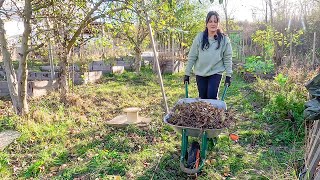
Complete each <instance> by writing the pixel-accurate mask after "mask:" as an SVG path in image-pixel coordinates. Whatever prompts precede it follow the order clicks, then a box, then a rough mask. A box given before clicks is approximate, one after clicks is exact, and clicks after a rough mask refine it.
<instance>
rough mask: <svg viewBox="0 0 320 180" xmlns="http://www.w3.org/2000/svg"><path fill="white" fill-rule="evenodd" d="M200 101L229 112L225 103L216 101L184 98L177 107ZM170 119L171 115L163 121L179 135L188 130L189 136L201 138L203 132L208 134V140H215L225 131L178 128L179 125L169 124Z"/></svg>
mask: <svg viewBox="0 0 320 180" xmlns="http://www.w3.org/2000/svg"><path fill="white" fill-rule="evenodd" d="M199 101H202V102H208V103H210V104H211V105H212V106H214V107H216V108H220V109H224V110H227V105H226V103H225V102H224V101H221V100H214V99H199V98H183V99H180V100H179V101H178V102H177V103H176V105H179V104H183V103H192V102H199ZM169 118H170V113H169V114H167V115H166V116H165V117H164V118H163V121H164V122H165V123H166V124H168V125H170V126H171V127H172V128H173V129H174V130H175V131H176V132H177V133H180V134H181V133H182V130H183V129H186V135H187V136H192V137H201V136H202V134H203V132H206V133H207V137H208V138H213V137H217V136H218V135H219V134H220V133H221V132H222V130H223V129H200V128H194V127H187V126H177V125H173V124H170V123H168V119H169Z"/></svg>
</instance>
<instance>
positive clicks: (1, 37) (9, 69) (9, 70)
mask: <svg viewBox="0 0 320 180" xmlns="http://www.w3.org/2000/svg"><path fill="white" fill-rule="evenodd" d="M0 43H1V51H2V55H3V63H4V68H5V71H6V77H7V82H8V88H9V92H10V97H11V101H12V105H13V108H14V111H15V112H16V113H18V104H19V103H18V82H17V76H16V73H15V71H14V68H13V64H12V58H11V54H10V52H9V50H8V43H7V39H6V38H5V30H4V23H3V20H2V19H1V18H0Z"/></svg>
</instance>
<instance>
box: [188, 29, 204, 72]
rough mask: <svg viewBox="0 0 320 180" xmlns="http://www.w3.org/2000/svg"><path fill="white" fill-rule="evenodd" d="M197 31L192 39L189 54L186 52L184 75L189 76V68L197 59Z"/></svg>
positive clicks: (190, 68)
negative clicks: (186, 60)
mask: <svg viewBox="0 0 320 180" xmlns="http://www.w3.org/2000/svg"><path fill="white" fill-rule="evenodd" d="M200 34H201V33H199V34H198V35H197V36H196V37H195V38H194V40H193V42H192V45H191V48H190V51H189V54H188V62H187V66H186V70H185V75H187V76H190V75H191V70H192V67H193V65H194V64H195V62H196V61H197V60H198V55H199V36H200Z"/></svg>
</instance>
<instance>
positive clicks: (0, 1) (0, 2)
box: [0, 0, 4, 8]
mask: <svg viewBox="0 0 320 180" xmlns="http://www.w3.org/2000/svg"><path fill="white" fill-rule="evenodd" d="M3 3H4V0H0V8H1V7H2V6H3Z"/></svg>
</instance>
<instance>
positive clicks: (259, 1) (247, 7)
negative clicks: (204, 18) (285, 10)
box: [209, 0, 299, 22]
mask: <svg viewBox="0 0 320 180" xmlns="http://www.w3.org/2000/svg"><path fill="white" fill-rule="evenodd" d="M217 1H218V0H215V1H214V2H215V3H213V4H211V5H210V7H209V10H215V11H217V12H218V13H219V14H220V15H222V16H224V15H223V14H224V12H223V9H222V5H219V4H218V3H217ZM228 1H229V3H228V11H229V12H232V13H231V16H232V17H233V18H234V19H235V20H240V21H245V20H247V21H249V22H252V21H253V20H254V19H253V16H252V10H253V9H257V10H258V11H256V19H258V20H261V19H263V18H264V14H263V13H262V11H259V10H264V9H265V0H228ZM272 2H273V3H275V1H272ZM286 2H287V3H288V4H290V5H292V4H295V6H299V0H286ZM268 11H269V9H268Z"/></svg>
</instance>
